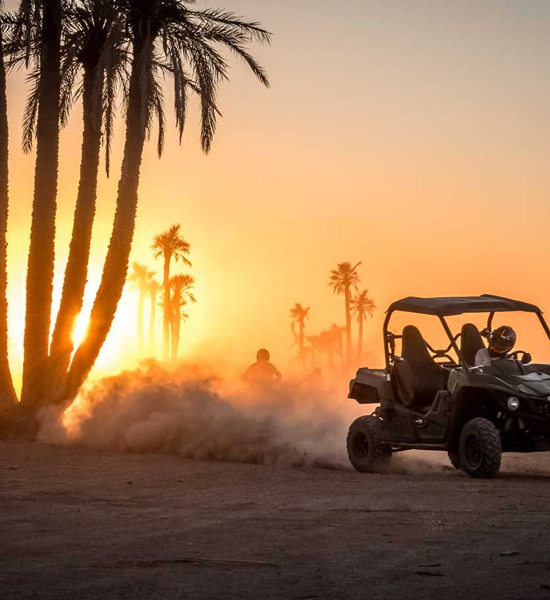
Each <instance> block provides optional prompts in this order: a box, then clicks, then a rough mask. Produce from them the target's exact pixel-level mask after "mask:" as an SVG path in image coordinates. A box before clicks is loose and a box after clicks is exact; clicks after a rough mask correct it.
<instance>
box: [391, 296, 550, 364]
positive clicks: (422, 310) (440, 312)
mask: <svg viewBox="0 0 550 600" xmlns="http://www.w3.org/2000/svg"><path fill="white" fill-rule="evenodd" d="M396 311H399V312H408V313H416V314H422V315H432V316H435V317H436V318H438V319H439V321H440V322H441V325H442V326H443V329H444V331H445V333H446V334H447V337H448V339H449V345H448V346H447V347H446V348H443V349H435V348H432V346H430V344H428V342H426V346H427V347H428V349H429V350H430V352H431V353H432V358H434V359H436V358H444V359H447V360H448V361H449V362H450V364H454V365H456V364H457V362H456V361H455V360H454V358H453V357H452V356H451V355H450V354H449V352H450V351H451V350H454V351H455V353H456V355H457V357H458V360H459V364H460V365H461V366H462V367H464V368H465V369H466V370H468V371H469V370H470V367H469V366H468V364H467V363H466V361H465V360H464V357H463V356H462V352H461V351H460V346H459V344H458V340H459V339H460V336H461V333H460V332H459V333H457V334H456V335H453V333H452V331H451V329H450V327H449V325H448V323H447V321H446V320H445V317H450V316H456V315H462V314H470V313H478V314H479V313H488V317H487V327H486V328H485V329H484V330H483V331H482V332H481V334H482V335H483V336H485V337H489V334H490V333H491V331H492V325H493V319H494V317H495V314H496V313H497V312H515V311H520V312H531V313H535V314H536V315H537V317H538V318H539V321H540V323H541V325H542V328H543V329H544V332H545V333H546V336H547V337H548V339H549V341H550V328H549V327H548V325H547V323H546V321H545V319H544V317H543V315H542V311H541V310H540V308H538V306H535V305H534V304H528V303H527V302H521V301H519V300H512V299H510V298H504V297H502V296H493V295H491V294H483V295H481V296H453V297H440V298H417V297H414V296H409V297H407V298H403V299H401V300H398V301H397V302H394V303H393V304H391V305H390V307H389V308H388V310H387V312H386V318H385V319H384V328H383V335H384V354H385V360H386V369H389V368H390V367H391V366H392V365H393V363H394V359H395V341H396V340H399V339H402V337H403V336H402V335H396V334H394V333H392V332H391V331H390V330H389V324H390V320H391V317H392V315H393V313H394V312H396ZM424 341H426V340H424Z"/></svg>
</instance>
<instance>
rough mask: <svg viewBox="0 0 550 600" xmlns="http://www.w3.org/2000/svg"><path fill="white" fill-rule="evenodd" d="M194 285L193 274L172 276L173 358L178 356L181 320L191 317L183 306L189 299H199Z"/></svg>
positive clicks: (193, 300) (175, 358)
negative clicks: (183, 310) (195, 293)
mask: <svg viewBox="0 0 550 600" xmlns="http://www.w3.org/2000/svg"><path fill="white" fill-rule="evenodd" d="M194 285H195V279H194V277H192V276H191V275H174V276H173V277H170V290H171V291H172V295H171V298H170V307H171V311H170V316H171V329H172V332H171V333H172V336H171V337H172V344H171V345H172V353H171V359H172V360H177V358H178V350H179V343H180V327H181V322H182V320H185V319H187V318H188V317H189V315H188V314H186V313H185V312H182V308H183V307H184V306H186V305H187V304H188V301H191V302H196V301H197V299H196V298H195V296H194V294H193V291H192V290H193V286H194Z"/></svg>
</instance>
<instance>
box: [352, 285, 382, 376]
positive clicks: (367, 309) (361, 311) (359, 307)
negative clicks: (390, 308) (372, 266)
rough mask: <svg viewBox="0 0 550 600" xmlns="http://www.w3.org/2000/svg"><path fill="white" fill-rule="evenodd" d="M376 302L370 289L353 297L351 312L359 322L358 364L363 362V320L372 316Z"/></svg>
mask: <svg viewBox="0 0 550 600" xmlns="http://www.w3.org/2000/svg"><path fill="white" fill-rule="evenodd" d="M375 308H376V304H375V303H374V300H373V299H372V298H369V290H363V291H362V292H360V293H358V294H357V295H356V296H354V297H353V298H352V299H351V312H352V314H353V315H355V316H356V317H357V323H359V339H358V342H357V365H358V366H360V364H361V356H362V354H363V322H364V320H365V319H366V318H367V316H369V317H372V315H373V313H374V309H375Z"/></svg>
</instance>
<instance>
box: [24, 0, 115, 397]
mask: <svg viewBox="0 0 550 600" xmlns="http://www.w3.org/2000/svg"><path fill="white" fill-rule="evenodd" d="M117 16H119V13H118V11H117V10H116V9H115V8H114V7H113V6H112V5H111V3H110V2H109V0H81V2H80V3H79V4H78V5H77V4H71V5H70V6H69V7H68V8H67V9H66V18H65V23H66V25H65V29H66V31H65V35H64V43H63V55H62V58H63V61H62V83H63V88H62V89H63V94H62V96H61V115H62V124H65V122H66V120H67V117H68V113H69V110H70V108H71V106H72V103H73V101H74V99H75V96H77V95H78V93H77V94H75V93H74V90H75V87H76V86H75V78H76V77H77V75H78V74H79V73H80V71H81V70H82V72H83V75H82V88H81V92H82V116H83V121H84V123H83V125H84V127H83V134H82V151H81V162H80V181H79V185H78V194H77V198H76V208H75V213H74V222H73V233H72V238H71V244H70V248H69V257H68V260H67V266H66V268H65V279H64V282H63V293H62V296H61V304H60V306H59V311H58V313H57V318H56V323H55V328H54V331H53V335H52V341H51V344H50V360H49V362H50V369H49V370H50V373H51V378H52V386H53V387H54V388H55V387H57V385H58V384H59V381H60V380H61V379H62V377H63V376H64V374H65V373H66V371H67V368H68V366H69V363H70V360H71V355H72V353H73V349H74V342H73V336H72V333H73V328H74V323H75V321H76V318H77V317H78V315H79V313H80V311H81V310H82V304H83V301H84V290H85V287H86V280H87V277H88V262H89V257H90V244H91V239H92V227H93V222H94V216H95V208H96V196H97V178H98V172H99V162H100V149H101V140H102V134H103V126H102V125H103V123H104V124H105V148H106V162H107V171H108V170H109V158H110V148H111V136H112V131H113V118H114V113H115V109H114V104H115V99H116V92H117V89H118V88H119V87H120V86H121V85H122V84H123V79H124V77H123V74H122V73H123V69H124V66H125V63H126V62H127V53H126V52H124V49H123V41H124V37H123V33H122V30H123V24H122V20H121V19H118V18H117ZM77 91H78V90H77ZM31 102H32V98H31Z"/></svg>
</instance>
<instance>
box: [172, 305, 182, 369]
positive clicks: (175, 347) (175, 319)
mask: <svg viewBox="0 0 550 600" xmlns="http://www.w3.org/2000/svg"><path fill="white" fill-rule="evenodd" d="M180 324H181V315H180V312H179V310H173V312H172V340H171V342H172V353H171V357H170V358H171V359H172V360H173V361H176V360H178V351H179V345H180Z"/></svg>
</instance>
